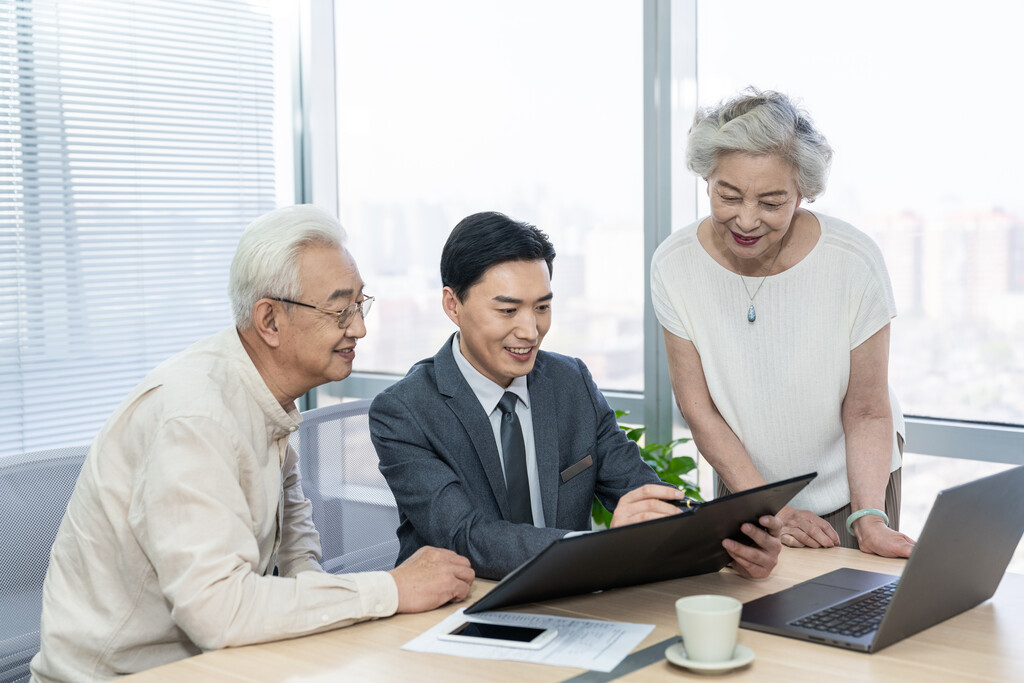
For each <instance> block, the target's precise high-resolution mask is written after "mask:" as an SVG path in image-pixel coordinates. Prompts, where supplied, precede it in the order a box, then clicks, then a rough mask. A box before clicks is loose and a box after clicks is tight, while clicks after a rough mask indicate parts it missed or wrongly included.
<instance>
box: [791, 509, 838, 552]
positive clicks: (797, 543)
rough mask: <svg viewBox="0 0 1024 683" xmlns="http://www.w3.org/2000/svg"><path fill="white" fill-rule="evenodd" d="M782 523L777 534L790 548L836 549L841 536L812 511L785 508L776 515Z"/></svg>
mask: <svg viewBox="0 0 1024 683" xmlns="http://www.w3.org/2000/svg"><path fill="white" fill-rule="evenodd" d="M775 516H776V517H778V518H779V519H780V520H781V521H782V527H781V529H780V530H779V533H778V534H776V535H777V536H778V537H779V540H780V541H782V544H783V545H785V546H788V547H790V548H835V547H837V546H838V545H839V534H837V533H836V530H835V529H833V528H832V525H831V524H829V523H828V522H826V521H825V520H824V519H822V518H821V517H819V516H818V515H816V514H814V513H813V512H811V511H810V510H799V509H797V508H793V507H790V506H788V505H787V506H785V507H784V508H782V509H781V510H779V512H778V514H777V515H775Z"/></svg>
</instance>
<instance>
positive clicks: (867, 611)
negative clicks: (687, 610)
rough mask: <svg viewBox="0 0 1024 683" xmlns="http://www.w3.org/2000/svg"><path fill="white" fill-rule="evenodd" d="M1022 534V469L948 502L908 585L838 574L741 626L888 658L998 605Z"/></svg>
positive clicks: (936, 516)
mask: <svg viewBox="0 0 1024 683" xmlns="http://www.w3.org/2000/svg"><path fill="white" fill-rule="evenodd" d="M1022 534H1024V467H1016V468H1013V469H1011V470H1007V471H1005V472H1000V473H998V474H993V475H992V476H989V477H984V478H982V479H978V480H976V481H972V482H969V483H967V484H961V485H959V486H954V487H952V488H948V489H946V490H944V491H942V492H940V493H939V495H938V497H937V498H936V499H935V504H934V505H933V506H932V509H931V512H930V513H929V515H928V520H927V521H926V522H925V525H924V529H923V530H922V531H921V536H920V538H918V540H917V545H916V546H915V547H914V550H913V552H912V553H911V555H910V559H909V560H907V564H906V566H905V567H904V569H903V574H902V576H901V577H897V576H892V575H889V574H878V573H875V572H867V571H861V570H857V569H838V570H836V571H833V572H829V573H827V574H823V575H822V576H819V577H817V578H815V579H811V580H810V581H804V582H802V583H798V584H797V585H795V586H793V587H792V588H787V589H786V590H783V591H780V592H778V593H774V594H772V595H767V596H765V597H763V598H758V599H757V600H752V601H750V602H748V603H746V604H744V605H743V615H742V617H741V620H740V626H742V627H743V628H747V629H751V630H754V631H764V632H766V633H775V634H778V635H782V636H788V637H790V638H799V639H801V640H808V641H811V642H815V643H823V644H825V645H834V646H837V647H843V648H848V649H851V650H858V651H861V652H878V651H879V650H881V649H882V648H884V647H888V646H889V645H892V644H893V643H895V642H898V641H900V640H903V639H904V638H906V637H908V636H912V635H914V634H915V633H918V632H919V631H923V630H924V629H926V628H928V627H930V626H934V625H935V624H938V623H939V622H941V621H945V620H946V619H949V618H950V617H953V616H956V615H957V614H960V613H961V612H964V611H966V610H969V609H971V608H972V607H974V606H976V605H979V604H981V603H982V602H984V601H985V600H988V599H989V598H990V597H992V594H993V593H995V592H996V588H997V587H998V586H999V581H1000V579H1002V577H1003V574H1004V573H1005V572H1006V567H1007V565H1008V564H1009V563H1010V559H1011V558H1012V557H1013V553H1014V551H1015V550H1016V548H1017V544H1018V543H1019V542H1020V539H1021V535H1022ZM823 552H826V551H823Z"/></svg>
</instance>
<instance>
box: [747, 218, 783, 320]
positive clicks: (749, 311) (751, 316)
mask: <svg viewBox="0 0 1024 683" xmlns="http://www.w3.org/2000/svg"><path fill="white" fill-rule="evenodd" d="M786 234H787V235H788V234H789V233H786ZM785 246H786V235H783V236H782V239H781V240H779V250H778V251H777V252H775V258H773V259H772V262H771V263H770V264H769V265H768V272H767V273H765V274H764V277H763V278H761V284H759V285H758V286H757V289H755V290H754V293H753V295H751V293H750V289H748V288H747V281H746V280H744V279H743V276H742V275H740V282H742V283H743V291H745V292H746V293H747V298H748V299H750V308H748V309H747V322H748V323H753V322H754V321H755V320H757V311H755V310H754V299H755V298H756V297H757V293H758V292H760V291H761V287H763V286H764V281H765V280H767V279H768V276H769V275H771V274H772V268H774V267H775V262H776V261H778V260H779V254H781V253H782V249H783V248H784V247H785Z"/></svg>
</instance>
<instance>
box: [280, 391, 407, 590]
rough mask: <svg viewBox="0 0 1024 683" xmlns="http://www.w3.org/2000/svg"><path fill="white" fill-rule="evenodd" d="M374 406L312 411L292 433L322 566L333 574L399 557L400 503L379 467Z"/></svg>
mask: <svg viewBox="0 0 1024 683" xmlns="http://www.w3.org/2000/svg"><path fill="white" fill-rule="evenodd" d="M369 408H370V401H369V400H364V401H352V402H349V403H341V404H338V405H333V406H325V407H323V408H316V409H315V410H310V411H307V412H305V413H303V415H302V425H301V426H300V427H299V430H298V431H297V432H295V433H294V434H293V435H292V437H291V444H292V447H293V448H295V450H296V451H298V453H299V462H300V463H301V473H302V489H303V491H304V492H305V494H306V497H307V498H309V500H310V502H312V504H313V522H314V523H315V524H316V528H317V531H318V532H320V544H321V546H322V549H323V567H324V569H325V570H327V571H329V572H331V573H334V574H337V573H341V572H359V571H373V570H387V569H391V568H393V567H394V566H395V560H396V559H397V558H398V536H397V535H396V530H397V529H398V507H397V506H396V504H395V497H394V496H393V495H392V494H391V489H389V488H388V485H387V482H386V481H385V480H384V475H382V474H381V473H380V470H379V469H378V467H377V464H378V461H377V452H376V451H375V450H374V448H373V443H371V441H370V423H369V418H368V416H367V412H368V411H369Z"/></svg>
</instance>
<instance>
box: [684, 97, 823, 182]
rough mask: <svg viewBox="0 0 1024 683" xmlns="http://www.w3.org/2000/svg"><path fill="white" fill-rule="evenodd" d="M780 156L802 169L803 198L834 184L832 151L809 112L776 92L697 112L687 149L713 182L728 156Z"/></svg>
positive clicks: (693, 165)
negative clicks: (831, 179) (830, 174)
mask: <svg viewBox="0 0 1024 683" xmlns="http://www.w3.org/2000/svg"><path fill="white" fill-rule="evenodd" d="M731 152H740V153H743V154H752V155H754V156H763V155H773V156H778V157H779V158H781V159H783V160H784V161H786V162H787V163H789V164H791V165H792V166H793V168H794V169H796V173H797V179H796V184H797V188H798V189H799V190H800V194H801V196H802V197H803V198H804V199H806V200H807V201H809V202H813V201H814V200H815V198H817V197H818V196H819V195H820V194H821V193H822V192H824V191H825V185H826V184H827V182H828V171H829V166H830V165H831V164H832V147H830V146H829V144H828V141H827V140H826V139H825V136H824V135H822V134H821V133H820V132H818V130H817V129H816V128H815V127H814V124H813V123H812V122H811V118H810V116H809V115H808V114H807V112H805V111H803V110H801V109H799V108H798V107H797V106H796V105H795V104H794V103H793V102H792V101H791V100H790V99H789V98H788V97H786V96H785V95H783V94H782V93H778V92H773V91H771V90H768V91H764V92H761V91H759V90H757V89H755V88H748V89H746V90H745V91H744V92H742V93H740V94H739V95H737V96H736V97H733V98H731V99H728V100H725V101H723V102H721V103H720V104H718V105H717V106H715V107H709V108H707V109H702V110H700V111H698V112H697V115H696V116H695V117H694V119H693V126H691V127H690V134H689V137H688V139H687V145H686V165H687V167H688V168H689V169H690V170H691V171H693V172H694V173H696V174H697V175H699V176H700V177H701V178H704V180H707V179H708V178H709V177H710V176H711V174H712V173H714V171H715V167H716V166H717V165H718V159H719V157H721V156H722V155H723V154H729V153H731Z"/></svg>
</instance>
